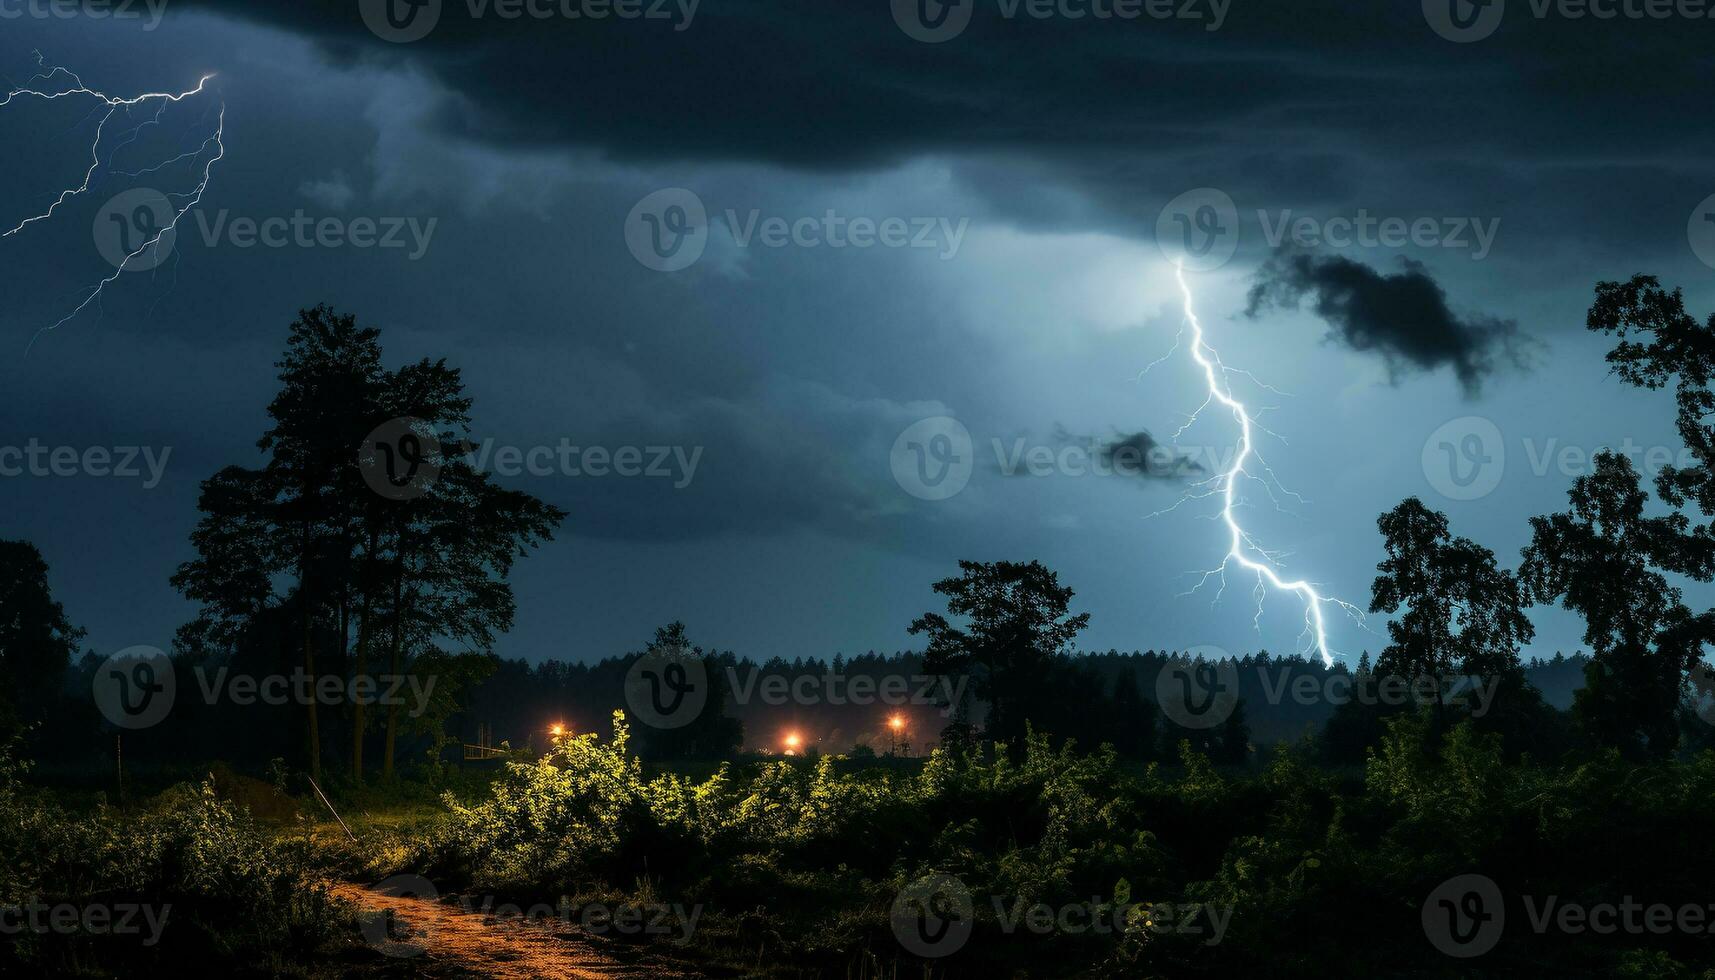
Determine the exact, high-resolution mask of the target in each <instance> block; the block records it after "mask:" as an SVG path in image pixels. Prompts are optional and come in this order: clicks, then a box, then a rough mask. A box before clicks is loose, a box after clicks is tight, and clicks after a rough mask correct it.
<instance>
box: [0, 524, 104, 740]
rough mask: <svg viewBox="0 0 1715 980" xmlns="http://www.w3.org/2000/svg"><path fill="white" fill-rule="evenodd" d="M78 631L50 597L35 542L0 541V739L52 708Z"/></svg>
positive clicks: (44, 564) (45, 567)
mask: <svg viewBox="0 0 1715 980" xmlns="http://www.w3.org/2000/svg"><path fill="white" fill-rule="evenodd" d="M83 635H84V634H83V631H82V630H80V629H77V628H76V627H74V626H72V625H71V622H70V621H69V620H68V619H67V618H66V614H65V609H64V608H63V607H61V605H60V604H59V603H58V602H55V601H54V597H53V593H52V592H51V591H50V590H49V589H48V563H47V562H46V561H44V560H43V559H42V553H41V552H40V551H37V550H36V546H35V545H33V544H30V543H29V542H27V541H0V738H3V737H5V736H6V735H7V734H8V733H9V732H10V731H13V730H15V729H17V728H18V727H20V726H21V725H23V724H28V723H30V722H33V721H37V720H39V719H40V718H41V717H42V716H43V715H44V714H45V713H46V712H48V711H49V710H51V709H52V707H53V705H54V703H55V702H57V701H58V700H59V691H60V684H61V683H62V682H63V680H64V678H65V673H66V670H67V668H69V667H70V666H71V658H72V654H73V653H74V652H76V650H77V645H78V643H79V642H80V641H81V640H82V639H83Z"/></svg>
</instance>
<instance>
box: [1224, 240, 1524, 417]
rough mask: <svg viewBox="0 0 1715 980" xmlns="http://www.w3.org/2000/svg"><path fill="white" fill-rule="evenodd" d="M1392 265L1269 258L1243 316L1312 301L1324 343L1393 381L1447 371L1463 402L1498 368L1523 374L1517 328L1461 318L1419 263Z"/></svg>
mask: <svg viewBox="0 0 1715 980" xmlns="http://www.w3.org/2000/svg"><path fill="white" fill-rule="evenodd" d="M1400 265H1401V266H1402V267H1403V271H1401V272H1397V273H1394V274H1392V275H1389V274H1387V273H1383V272H1378V271H1376V270H1375V269H1372V268H1370V267H1369V266H1367V265H1364V264H1363V263H1361V262H1354V261H1353V260H1351V259H1348V258H1343V257H1341V256H1328V255H1310V254H1306V253H1303V252H1281V253H1277V254H1276V255H1275V256H1274V257H1272V258H1271V259H1269V260H1268V262H1266V263H1264V264H1263V267H1262V268H1261V269H1260V270H1258V272H1257V283H1256V284H1255V285H1254V286H1252V287H1251V290H1250V295H1249V297H1248V301H1247V303H1246V306H1245V315H1246V316H1247V317H1250V318H1251V319H1253V320H1254V319H1256V318H1257V317H1258V316H1259V315H1260V314H1261V312H1262V311H1263V310H1264V309H1265V308H1268V307H1281V308H1287V309H1297V308H1298V305H1299V303H1300V302H1301V301H1302V300H1303V299H1304V298H1305V297H1306V296H1309V295H1311V294H1314V295H1315V305H1314V306H1313V307H1312V308H1313V309H1314V311H1315V313H1316V315H1317V316H1319V317H1321V318H1322V319H1323V320H1324V321H1326V322H1327V324H1328V326H1329V327H1330V328H1331V329H1330V332H1329V334H1328V336H1329V338H1330V339H1331V340H1333V341H1335V342H1336V343H1338V344H1340V345H1341V346H1344V347H1346V348H1348V349H1350V350H1355V351H1359V352H1362V353H1373V354H1376V355H1378V356H1380V357H1381V358H1382V360H1383V361H1385V362H1386V363H1387V367H1388V373H1389V375H1390V376H1391V377H1392V378H1394V379H1395V380H1397V379H1398V378H1399V377H1400V376H1401V375H1404V374H1407V373H1410V372H1413V371H1434V370H1436V369H1438V368H1442V367H1450V368H1452V369H1453V373H1454V374H1455V375H1456V376H1458V378H1459V383H1460V384H1461V385H1463V386H1464V388H1465V391H1466V393H1467V394H1475V393H1476V392H1477V390H1478V389H1479V388H1481V387H1482V383H1483V379H1484V378H1486V377H1487V376H1489V375H1490V374H1492V373H1494V371H1495V370H1496V369H1497V368H1499V367H1501V366H1503V365H1507V364H1510V365H1512V366H1514V367H1518V368H1523V367H1525V366H1526V360H1525V351H1526V349H1527V347H1528V346H1529V345H1530V344H1531V343H1532V341H1531V339H1530V338H1529V337H1528V336H1526V335H1524V334H1521V333H1520V332H1519V329H1518V322H1517V321H1515V320H1510V319H1502V318H1500V317H1493V316H1482V315H1476V316H1468V317H1462V316H1460V315H1459V314H1457V313H1454V312H1453V310H1452V308H1451V307H1449V306H1448V305H1447V293H1446V291H1445V290H1443V289H1442V288H1441V285H1440V284H1439V283H1437V282H1436V281H1435V280H1434V278H1433V277H1431V276H1430V275H1429V272H1428V271H1427V270H1426V269H1425V268H1424V266H1423V264H1422V263H1421V262H1417V261H1414V260H1412V259H1406V258H1402V259H1400Z"/></svg>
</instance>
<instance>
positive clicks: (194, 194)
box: [0, 52, 226, 356]
mask: <svg viewBox="0 0 1715 980" xmlns="http://www.w3.org/2000/svg"><path fill="white" fill-rule="evenodd" d="M36 64H37V66H38V67H40V68H42V69H43V71H41V72H38V73H37V74H36V75H35V76H33V77H32V78H30V79H29V80H28V81H26V82H25V83H24V84H23V85H21V86H18V87H16V88H13V89H11V90H10V91H8V92H7V93H6V94H5V96H4V97H3V98H0V108H3V107H5V106H8V105H10V104H11V103H12V102H13V101H14V100H17V99H21V98H34V99H43V100H46V101H53V100H56V99H64V98H72V97H81V96H87V97H89V98H93V99H96V100H97V101H98V102H99V103H100V105H98V106H97V107H96V110H95V113H92V115H94V114H96V113H99V114H100V115H101V121H100V122H99V123H97V124H96V127H95V136H94V138H93V139H92V140H91V142H90V146H89V157H90V162H89V168H88V169H87V170H85V171H84V174H83V180H82V182H81V183H79V184H77V185H76V186H72V187H67V188H66V189H65V190H63V191H61V192H60V194H59V196H58V197H56V198H55V199H54V202H53V204H51V205H49V206H48V209H47V210H46V211H43V212H41V213H40V214H35V215H31V216H30V217H28V218H25V219H24V220H22V221H20V222H18V223H17V224H16V225H13V226H12V227H11V228H9V229H7V230H6V231H3V232H0V239H5V238H11V237H12V236H14V235H17V234H19V233H20V232H22V231H24V230H25V229H26V228H29V227H30V226H31V225H33V224H36V223H38V222H42V221H47V220H48V219H50V218H52V217H53V216H54V214H55V213H56V212H58V211H59V209H60V206H61V205H63V204H65V203H66V202H67V201H70V200H72V199H74V198H76V197H79V196H80V195H83V194H86V193H88V192H89V189H90V185H91V182H92V181H93V180H94V179H95V175H96V172H97V171H98V170H100V169H101V165H102V156H101V146H102V140H103V139H104V137H105V134H106V130H107V125H108V123H109V122H111V121H113V119H114V117H115V116H116V115H119V114H120V113H125V114H127V115H129V113H130V112H131V110H132V109H133V108H141V107H145V106H147V105H148V104H149V103H151V102H155V103H159V104H158V106H157V107H156V109H155V112H154V114H153V116H152V117H151V118H149V119H146V120H144V121H143V122H142V123H139V124H138V125H137V126H135V127H133V128H132V129H131V130H130V131H129V132H127V133H125V134H124V136H123V137H122V138H121V142H119V144H118V145H117V146H115V147H114V148H113V149H112V150H110V151H109V152H108V155H107V163H108V166H109V167H111V166H112V162H113V158H114V156H115V155H116V154H117V153H118V152H119V150H121V149H124V148H125V147H126V146H129V145H130V144H131V143H133V142H135V141H136V139H137V136H138V134H139V133H140V132H141V131H142V130H143V129H144V128H145V127H147V126H152V125H158V124H159V123H160V121H161V115H162V113H164V112H166V110H167V107H168V106H170V105H172V104H174V103H178V102H183V101H184V100H186V99H189V98H193V97H195V96H198V95H201V94H202V93H203V92H204V91H205V89H206V87H207V85H208V83H209V81H210V80H211V79H213V78H214V75H212V74H209V75H204V76H202V77H201V78H199V79H197V83H196V86H195V87H193V88H190V89H187V90H185V91H183V92H145V93H143V94H141V95H135V96H131V97H128V98H126V97H120V96H115V95H109V94H107V93H106V92H102V91H99V90H97V89H93V88H90V87H89V86H88V85H86V84H85V83H84V81H83V79H82V78H80V77H79V76H78V75H77V73H75V72H73V71H71V70H69V69H66V68H62V67H59V66H57V65H48V64H46V63H45V62H44V61H43V60H42V56H41V53H40V52H37V53H36ZM102 107H105V108H106V111H105V112H102ZM225 135H226V103H225V102H224V101H222V102H221V103H220V114H219V117H218V120H217V122H216V124H215V129H214V132H213V133H211V134H210V135H209V136H208V137H206V138H205V139H204V140H203V141H202V143H201V144H200V145H199V146H197V147H196V148H195V149H192V150H189V151H187V152H185V153H181V154H179V155H178V156H175V157H173V158H171V159H169V160H165V161H162V162H161V163H158V164H156V165H155V166H152V167H148V168H144V169H142V170H138V171H133V172H129V173H126V172H123V171H119V172H118V173H121V174H123V175H125V176H131V177H136V176H141V175H142V174H146V173H153V172H155V171H158V170H160V169H162V168H163V167H166V166H168V165H170V164H173V163H178V162H180V161H183V160H191V161H193V163H194V161H195V160H197V159H198V158H201V157H202V156H203V155H204V154H209V156H208V158H207V160H206V161H205V162H204V163H203V166H202V174H201V177H200V178H199V179H198V180H197V182H196V184H195V186H194V187H192V189H191V190H190V191H188V192H185V193H179V194H168V195H167V197H168V199H169V202H170V204H171V205H172V217H171V219H170V220H168V221H165V222H162V223H161V225H160V227H158V228H155V229H154V230H153V234H151V235H149V236H147V237H146V238H145V240H144V241H143V243H142V244H141V245H139V246H138V247H137V248H136V249H134V250H133V251H131V252H129V253H128V254H126V255H125V257H124V258H123V259H122V260H121V261H120V262H119V263H118V268H116V269H114V271H113V274H112V275H110V276H107V277H106V278H104V279H102V280H100V281H99V282H97V283H96V284H95V285H93V286H91V287H89V288H88V290H87V291H88V293H89V295H88V296H86V297H85V298H84V300H83V302H81V303H79V304H78V305H77V306H76V307H75V308H74V309H73V310H72V311H71V312H70V313H67V314H66V315H65V316H63V317H61V318H60V319H59V320H57V321H55V322H54V323H52V324H50V325H48V326H46V327H43V328H41V329H40V330H37V331H36V333H35V335H34V336H32V337H31V338H30V343H29V344H28V345H27V346H26V347H25V349H24V353H25V355H26V356H28V354H29V351H30V348H32V347H34V346H35V344H36V341H37V340H39V339H40V338H41V336H42V334H44V333H47V332H49V331H51V330H57V329H59V328H60V327H61V326H63V325H64V324H66V323H68V322H70V321H71V320H72V319H74V318H76V317H77V316H78V314H80V313H82V312H83V311H84V310H86V309H88V308H89V307H90V305H91V304H94V303H97V302H98V301H99V300H100V299H101V296H102V293H103V292H104V291H105V290H106V288H107V287H108V286H109V285H110V284H112V283H113V281H114V280H116V279H118V278H119V277H120V276H121V275H123V274H124V272H125V269H126V267H127V266H128V265H130V264H131V260H132V259H135V258H137V257H138V256H141V255H143V254H145V253H147V252H148V251H149V250H150V249H153V248H155V247H156V246H157V245H159V244H160V242H161V239H162V238H164V237H165V236H167V235H169V234H173V233H175V232H176V231H177V230H178V226H179V219H181V218H183V217H184V216H185V214H186V213H188V212H189V211H190V210H191V209H192V208H194V207H196V206H197V205H198V204H200V203H201V202H202V196H203V193H204V192H205V191H207V190H208V185H209V180H210V178H211V177H212V176H213V173H214V165H215V164H216V163H219V162H220V161H221V160H222V159H224V158H225V157H226V143H225ZM211 149H212V151H213V152H212V153H210V151H211ZM174 199H177V200H176V201H175V200H174Z"/></svg>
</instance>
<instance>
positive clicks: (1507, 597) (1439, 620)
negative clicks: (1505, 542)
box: [1370, 497, 1536, 705]
mask: <svg viewBox="0 0 1715 980" xmlns="http://www.w3.org/2000/svg"><path fill="white" fill-rule="evenodd" d="M1376 525H1377V527H1379V528H1380V529H1381V533H1382V545H1383V548H1384V549H1385V550H1386V552H1387V557H1386V558H1385V559H1383V560H1382V561H1381V562H1380V563H1379V564H1377V565H1376V571H1377V572H1378V573H1379V574H1377V575H1376V579H1375V583H1374V585H1373V586H1372V589H1371V599H1370V611H1371V612H1385V613H1389V614H1393V613H1397V612H1399V610H1400V609H1401V608H1402V607H1403V608H1404V609H1405V612H1404V613H1403V614H1401V615H1399V616H1398V617H1396V618H1394V619H1392V620H1390V621H1389V622H1388V636H1389V638H1390V639H1391V640H1392V641H1393V642H1391V643H1389V644H1388V645H1387V647H1385V648H1384V649H1383V650H1382V652H1381V655H1380V656H1378V657H1377V658H1376V668H1375V670H1376V673H1378V674H1382V675H1394V676H1398V677H1403V678H1408V679H1409V678H1417V677H1435V678H1437V679H1439V678H1444V677H1447V676H1449V675H1451V674H1453V673H1454V672H1455V671H1460V672H1463V673H1468V674H1486V675H1494V674H1497V673H1500V672H1502V671H1506V670H1510V669H1516V668H1517V667H1518V651H1519V649H1520V648H1521V647H1522V646H1523V645H1524V644H1525V643H1528V642H1530V639H1531V638H1532V637H1533V636H1535V633H1536V631H1535V629H1534V627H1532V626H1531V623H1530V620H1529V619H1528V618H1527V617H1526V616H1525V614H1524V608H1523V606H1524V600H1523V596H1522V594H1521V592H1520V589H1519V584H1518V580H1517V579H1516V578H1514V577H1513V574H1512V573H1511V572H1509V571H1506V570H1504V569H1501V568H1499V567H1497V566H1496V564H1495V556H1494V553H1493V552H1491V551H1490V550H1489V549H1487V548H1484V547H1483V546H1481V545H1479V544H1477V543H1475V542H1473V541H1471V540H1469V539H1467V538H1454V537H1452V536H1451V535H1450V534H1449V533H1448V528H1447V518H1446V516H1445V515H1443V514H1441V513H1439V512H1437V511H1433V510H1430V509H1429V508H1427V507H1425V506H1423V502H1422V501H1420V500H1418V499H1417V498H1416V497H1408V498H1407V499H1405V500H1403V501H1401V502H1400V504H1399V506H1397V507H1395V508H1394V509H1393V510H1391V511H1388V512H1387V513H1385V514H1383V515H1382V516H1381V517H1380V518H1378V519H1377V521H1376ZM1436 703H1437V704H1438V705H1439V704H1440V703H1441V700H1440V698H1439V697H1437V700H1436Z"/></svg>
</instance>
